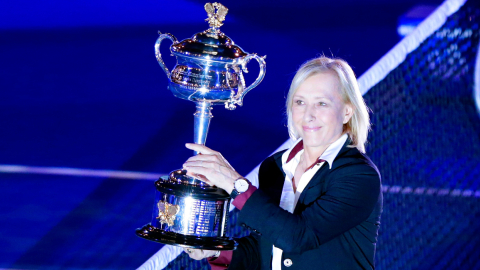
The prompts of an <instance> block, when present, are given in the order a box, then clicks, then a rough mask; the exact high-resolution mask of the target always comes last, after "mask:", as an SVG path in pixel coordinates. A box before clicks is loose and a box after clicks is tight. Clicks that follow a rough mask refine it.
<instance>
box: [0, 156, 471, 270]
mask: <svg viewBox="0 0 480 270" xmlns="http://www.w3.org/2000/svg"><path fill="white" fill-rule="evenodd" d="M281 148H282V147H281ZM0 173H22V174H47V175H67V176H83V177H104V178H119V179H131V180H157V179H158V178H159V177H160V176H161V175H165V174H162V173H148V172H132V171H115V170H95V169H80V168H66V167H35V166H23V165H5V164H0ZM257 174H258V167H257V168H255V170H253V171H252V173H250V174H248V175H247V178H248V179H249V180H250V181H251V182H252V183H253V184H254V185H255V186H258V179H257V177H256V176H257ZM382 192H383V193H392V194H414V195H430V196H433V195H436V196H452V197H477V198H479V197H480V190H472V189H449V188H435V187H415V188H413V187H410V186H389V185H382ZM232 210H233V209H232ZM0 270H1V269H0Z"/></svg>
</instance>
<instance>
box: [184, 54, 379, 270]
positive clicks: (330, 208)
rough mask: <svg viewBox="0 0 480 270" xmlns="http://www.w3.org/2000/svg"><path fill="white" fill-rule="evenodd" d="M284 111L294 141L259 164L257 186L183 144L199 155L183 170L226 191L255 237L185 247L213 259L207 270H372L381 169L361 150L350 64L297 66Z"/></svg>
mask: <svg viewBox="0 0 480 270" xmlns="http://www.w3.org/2000/svg"><path fill="white" fill-rule="evenodd" d="M287 115H288V130H289V134H290V137H291V138H292V139H293V140H295V144H294V145H293V146H292V147H291V148H290V149H287V150H285V151H281V152H278V153H276V154H274V155H272V156H271V157H268V158H267V159H266V160H265V161H264V162H263V163H262V165H261V167H260V171H259V182H260V183H259V188H258V189H257V188H255V187H254V186H252V185H251V184H250V183H249V182H248V180H246V179H244V178H243V177H242V176H241V175H239V174H238V173H237V172H236V171H235V170H234V169H233V168H232V167H231V166H230V164H229V163H228V162H227V161H226V160H225V159H224V158H223V157H222V155H221V154H220V153H218V152H215V151H213V150H211V149H209V148H207V147H205V146H202V145H195V144H187V145H186V146H187V148H189V149H192V150H195V151H198V152H200V153H201V154H202V155H197V156H194V157H191V158H190V159H188V160H187V162H186V163H185V164H184V168H185V169H186V170H187V171H188V173H189V174H190V175H193V176H196V177H199V178H200V179H202V180H203V181H205V182H207V183H209V184H212V185H216V186H218V187H220V188H223V189H225V190H226V191H227V192H228V193H229V194H231V196H232V197H234V201H233V205H235V207H237V208H238V209H240V210H241V211H240V215H239V222H240V223H241V224H242V225H244V226H248V227H249V228H250V229H251V230H252V233H251V234H250V235H249V236H248V237H244V238H241V239H237V241H238V244H239V245H238V248H237V250H235V251H233V252H232V251H222V252H221V253H220V252H216V251H209V250H193V249H185V251H186V252H187V253H189V255H190V257H192V258H194V259H203V258H207V257H212V258H211V259H210V260H209V261H210V264H211V265H212V268H213V269H225V268H226V267H227V266H228V265H229V266H230V267H229V268H228V269H274V270H276V269H286V268H288V269H328V270H331V269H373V268H374V256H375V245H376V239H377V235H378V228H379V225H380V215H381V212H382V194H381V183H380V173H379V172H378V170H377V168H376V167H375V165H374V164H373V163H372V161H371V160H370V159H369V158H368V157H367V156H366V155H365V154H364V153H365V142H366V140H367V134H368V130H369V126H370V122H369V116H368V111H367V107H366V105H365V103H364V101H363V98H362V95H361V94H360V91H359V89H358V84H357V81H356V79H355V75H354V73H353V71H352V69H351V68H350V66H349V65H348V64H347V63H346V62H345V61H343V60H338V59H330V58H327V57H320V58H316V59H312V60H310V61H308V62H306V63H305V64H303V65H302V66H301V67H300V69H299V70H298V72H297V74H296V75H295V77H294V79H293V82H292V84H291V86H290V90H289V93H288V97H287ZM216 257H217V258H216Z"/></svg>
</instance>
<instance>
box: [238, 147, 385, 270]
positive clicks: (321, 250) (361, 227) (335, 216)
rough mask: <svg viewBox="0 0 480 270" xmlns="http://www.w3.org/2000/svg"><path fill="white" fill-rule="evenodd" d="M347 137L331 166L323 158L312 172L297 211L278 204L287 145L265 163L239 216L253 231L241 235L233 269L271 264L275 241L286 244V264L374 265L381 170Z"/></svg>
mask: <svg viewBox="0 0 480 270" xmlns="http://www.w3.org/2000/svg"><path fill="white" fill-rule="evenodd" d="M349 143H350V140H347V142H346V143H345V145H344V146H343V147H342V149H341V150H340V152H339V153H338V155H337V157H336V158H335V160H334V162H333V164H332V168H331V169H330V167H329V165H328V164H324V165H323V166H322V167H321V168H320V169H319V170H318V172H317V173H316V174H315V175H314V176H313V178H312V180H311V181H310V182H309V183H308V185H307V186H306V187H305V189H304V190H303V192H302V194H301V196H300V198H299V200H298V202H297V205H296V208H295V210H294V213H293V214H291V213H289V212H288V211H286V210H283V209H282V208H280V207H279V204H280V197H281V194H282V189H283V184H284V181H285V173H284V172H283V170H282V161H281V158H282V154H283V153H284V152H285V151H281V152H278V153H276V154H274V155H272V156H271V157H269V158H267V159H266V160H265V161H264V162H263V163H262V165H261V166H260V171H259V181H260V186H259V189H258V190H257V191H255V192H254V193H253V194H252V196H251V197H250V198H249V199H248V200H247V202H246V203H245V205H244V207H243V208H242V210H241V211H240V215H239V219H238V222H239V223H240V224H241V225H242V226H248V227H250V228H251V229H252V233H251V234H250V236H248V237H244V238H240V239H237V241H238V243H239V245H238V248H237V250H235V251H234V252H233V257H232V261H231V264H230V267H229V269H271V260H272V245H275V246H276V247H278V248H281V249H282V250H283V255H282V269H289V270H290V269H302V270H305V269H328V270H332V269H348V270H350V269H374V257H375V245H376V242H377V235H378V228H379V226H380V215H381V212H382V193H381V182H380V173H379V172H378V170H377V168H376V166H375V165H374V164H373V163H372V161H371V160H370V159H369V158H368V157H367V156H365V155H364V154H362V153H360V152H359V151H358V150H357V149H356V148H350V147H347V145H348V144H349ZM285 260H287V265H288V262H291V265H290V266H289V267H286V266H285Z"/></svg>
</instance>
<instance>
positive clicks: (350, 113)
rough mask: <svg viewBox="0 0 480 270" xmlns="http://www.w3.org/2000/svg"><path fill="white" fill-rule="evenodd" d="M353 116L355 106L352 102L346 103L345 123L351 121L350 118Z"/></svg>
mask: <svg viewBox="0 0 480 270" xmlns="http://www.w3.org/2000/svg"><path fill="white" fill-rule="evenodd" d="M352 116H353V106H352V105H351V104H349V103H348V104H345V108H344V115H343V123H344V124H346V123H348V121H350V118H352Z"/></svg>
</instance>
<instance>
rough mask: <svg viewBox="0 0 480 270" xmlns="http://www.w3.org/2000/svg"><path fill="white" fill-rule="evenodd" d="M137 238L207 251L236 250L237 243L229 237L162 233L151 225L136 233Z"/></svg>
mask: <svg viewBox="0 0 480 270" xmlns="http://www.w3.org/2000/svg"><path fill="white" fill-rule="evenodd" d="M135 232H136V234H137V236H139V237H142V238H145V239H147V240H150V241H154V242H159V243H162V244H167V245H173V246H180V247H189V248H197V249H207V250H234V249H236V248H237V243H236V242H235V241H234V240H233V239H231V238H228V237H197V236H190V235H183V234H178V233H174V232H165V231H162V230H160V229H158V228H156V227H154V226H152V225H150V224H147V225H145V226H143V227H142V228H140V229H137V230H136V231H135Z"/></svg>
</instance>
